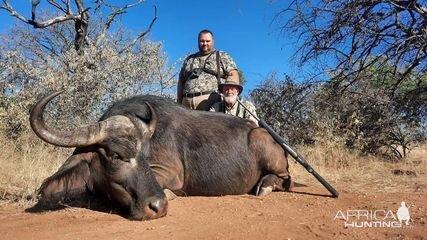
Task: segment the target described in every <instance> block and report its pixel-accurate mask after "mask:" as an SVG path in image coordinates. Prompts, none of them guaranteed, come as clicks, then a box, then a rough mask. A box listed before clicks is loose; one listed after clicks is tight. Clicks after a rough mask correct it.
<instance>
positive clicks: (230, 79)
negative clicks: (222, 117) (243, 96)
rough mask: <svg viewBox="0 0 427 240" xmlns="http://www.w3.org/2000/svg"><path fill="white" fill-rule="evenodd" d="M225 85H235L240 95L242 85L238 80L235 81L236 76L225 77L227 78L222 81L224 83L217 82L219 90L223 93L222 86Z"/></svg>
mask: <svg viewBox="0 0 427 240" xmlns="http://www.w3.org/2000/svg"><path fill="white" fill-rule="evenodd" d="M225 85H232V86H236V87H237V89H239V95H240V93H242V91H243V86H242V85H240V83H239V81H237V79H236V78H234V77H231V76H229V77H227V80H225V82H224V83H221V84H219V90H220V91H221V93H223V91H222V88H223V87H224V86H225Z"/></svg>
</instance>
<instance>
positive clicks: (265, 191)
mask: <svg viewBox="0 0 427 240" xmlns="http://www.w3.org/2000/svg"><path fill="white" fill-rule="evenodd" d="M271 192H273V187H272V186H267V187H261V189H260V190H259V192H258V194H257V195H258V196H266V195H268V194H270V193H271Z"/></svg>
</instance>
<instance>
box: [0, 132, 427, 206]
mask: <svg viewBox="0 0 427 240" xmlns="http://www.w3.org/2000/svg"><path fill="white" fill-rule="evenodd" d="M35 139H36V138H35V137H34V136H33V135H30V136H27V137H25V138H22V139H20V140H18V141H16V142H10V141H8V140H6V139H5V138H4V137H0V146H1V151H0V166H1V168H0V203H9V202H17V203H19V204H21V205H29V204H32V203H33V202H34V201H35V196H34V193H35V191H36V190H37V188H38V187H39V186H40V184H41V183H42V181H43V180H44V179H45V178H46V177H48V176H50V175H52V174H53V173H54V172H55V171H56V170H57V169H58V168H59V166H60V165H61V164H62V163H63V162H64V161H65V159H66V158H67V156H69V155H70V154H71V151H72V150H71V149H66V150H64V149H59V148H54V147H52V146H49V145H46V144H41V141H40V140H38V139H36V140H35ZM296 149H297V150H298V151H299V152H300V154H301V155H302V156H303V157H304V158H305V159H306V160H307V162H309V164H310V165H311V166H312V167H313V168H314V170H316V171H317V172H318V173H319V174H320V175H321V176H322V177H324V178H325V179H326V180H327V181H328V182H329V183H330V184H331V185H332V186H334V187H335V188H337V190H338V191H339V192H340V191H360V192H368V191H369V192H380V191H385V192H406V191H425V190H424V189H426V188H425V186H426V183H427V173H426V171H427V145H424V146H423V147H419V148H417V149H416V150H413V151H412V152H411V153H410V154H409V157H408V158H407V159H406V160H404V161H401V162H397V163H396V162H395V163H392V162H390V161H384V160H381V159H378V158H375V157H360V156H358V155H356V154H353V153H351V152H349V151H347V150H345V149H342V148H339V147H336V146H333V145H330V146H325V145H323V146H316V147H306V146H301V147H296ZM290 161H291V162H293V161H292V160H290ZM290 170H291V174H292V176H293V178H294V179H296V181H297V182H300V183H305V184H310V185H312V184H313V185H315V184H318V185H319V184H320V183H318V182H317V180H316V179H315V178H314V177H313V176H312V175H311V174H309V173H308V172H307V171H306V170H305V169H304V168H303V167H302V166H300V164H298V163H295V164H294V163H291V164H290ZM393 171H394V173H393ZM399 174H402V175H399ZM343 188H345V189H343Z"/></svg>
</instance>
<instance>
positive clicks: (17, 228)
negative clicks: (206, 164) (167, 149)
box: [0, 185, 427, 240]
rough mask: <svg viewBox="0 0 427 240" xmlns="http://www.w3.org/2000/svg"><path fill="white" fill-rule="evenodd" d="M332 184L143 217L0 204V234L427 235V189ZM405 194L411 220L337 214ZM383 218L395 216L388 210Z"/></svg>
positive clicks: (174, 204)
mask: <svg viewBox="0 0 427 240" xmlns="http://www.w3.org/2000/svg"><path fill="white" fill-rule="evenodd" d="M337 190H338V191H339V192H340V194H341V195H340V197H339V198H337V199H334V198H329V197H325V196H323V194H326V193H327V192H326V190H324V189H323V188H322V187H321V186H320V185H319V186H310V187H298V188H295V191H298V192H299V193H295V192H293V193H282V192H274V193H272V194H270V195H268V196H265V197H255V196H251V195H242V196H224V197H179V198H177V199H175V200H173V201H170V202H169V212H168V215H167V216H166V217H163V218H160V219H156V220H152V221H142V222H141V221H129V220H127V219H125V218H123V217H121V216H119V215H116V214H110V213H104V212H98V211H94V210H89V209H83V208H66V209H64V210H58V211H50V212H44V213H27V212H25V209H24V208H22V207H18V206H17V205H16V204H3V205H0V239H13V240H15V239H45V240H49V239H52V240H53V239H54V240H62V239H73V240H76V239H126V240H130V239H263V240H265V239H427V225H426V218H427V193H426V192H414V193H409V192H407V193H372V192H371V193H363V192H362V193H356V192H350V191H348V190H345V188H344V187H341V188H339V187H338V188H337ZM419 190H421V189H419ZM402 201H405V202H406V203H407V206H409V207H410V208H409V212H410V216H411V221H410V224H409V226H404V227H398V228H389V227H382V228H381V227H364V228H354V227H345V226H344V223H345V220H344V219H343V218H342V216H343V215H339V214H338V215H339V217H337V218H335V217H336V216H337V213H338V212H339V211H341V212H342V213H343V214H346V213H347V211H349V210H371V211H375V210H377V212H379V213H381V210H384V211H382V213H384V212H388V211H389V210H391V211H392V212H393V214H394V216H396V211H397V209H398V208H399V206H400V203H401V202H402ZM334 218H335V219H334ZM350 218H351V219H350ZM350 218H349V220H348V222H352V221H353V220H355V218H356V217H350ZM383 218H384V216H381V214H378V215H377V219H379V221H382V219H383ZM364 220H366V217H365V219H363V217H362V218H361V219H360V221H364ZM367 221H368V222H372V221H371V220H367ZM387 221H393V219H392V218H391V216H389V217H388V218H387Z"/></svg>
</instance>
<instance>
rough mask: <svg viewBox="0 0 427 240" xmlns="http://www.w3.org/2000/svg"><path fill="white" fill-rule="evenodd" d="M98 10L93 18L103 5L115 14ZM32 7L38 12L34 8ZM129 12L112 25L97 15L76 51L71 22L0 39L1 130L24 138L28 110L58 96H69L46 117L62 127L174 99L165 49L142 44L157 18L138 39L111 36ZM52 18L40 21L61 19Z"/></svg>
mask: <svg viewBox="0 0 427 240" xmlns="http://www.w3.org/2000/svg"><path fill="white" fill-rule="evenodd" d="M3 2H4V3H7V6H9V7H8V8H9V9H11V7H10V5H9V4H8V2H7V1H3ZM48 2H49V4H51V5H52V6H56V5H58V3H57V4H55V1H48ZM141 2H142V1H138V2H137V3H141ZM61 3H63V4H65V3H66V4H70V3H69V1H61ZM96 3H97V5H95V11H100V7H101V6H108V7H110V8H114V6H111V5H108V4H107V3H106V2H105V1H97V2H96ZM33 6H37V5H34V2H33ZM129 7H130V5H126V6H125V7H122V8H118V9H116V10H113V11H112V13H111V14H109V17H108V18H107V19H109V20H107V21H104V19H103V18H102V14H101V12H99V14H96V15H95V16H92V18H91V21H90V25H88V27H87V28H86V32H85V41H84V42H85V43H84V44H83V45H79V44H77V45H79V46H80V48H76V39H75V34H76V31H75V23H74V21H62V22H60V21H58V22H56V23H55V24H50V25H49V26H47V27H45V28H31V27H30V26H32V24H30V25H28V24H17V25H16V26H14V27H13V28H11V29H10V32H8V33H6V34H4V35H0V41H1V42H2V43H4V44H2V45H0V70H1V71H0V90H1V92H0V130H2V131H5V132H6V134H7V135H8V136H12V137H15V136H16V137H19V136H20V134H21V133H22V132H24V131H26V130H27V129H28V116H27V115H28V111H29V109H30V108H31V106H32V104H33V103H34V102H35V101H36V99H37V98H38V96H39V95H41V94H46V93H47V92H51V91H54V90H59V89H64V90H66V91H65V93H63V94H62V95H61V97H60V101H54V102H53V104H51V105H53V107H52V108H51V109H50V111H49V114H51V115H55V116H61V121H59V122H55V123H53V124H56V125H58V124H61V125H62V126H64V125H66V126H73V125H79V124H81V123H85V122H87V121H90V120H93V119H95V118H97V117H99V114H100V112H102V111H103V109H105V108H106V107H107V106H108V105H109V104H111V102H114V101H116V100H117V99H120V98H123V97H127V96H131V95H135V94H143V93H150V94H158V95H166V96H172V95H173V92H174V91H172V90H171V88H172V87H173V86H175V83H174V77H173V76H174V75H175V73H176V72H175V70H174V65H169V64H168V59H167V57H166V55H165V53H164V51H163V45H162V44H161V43H159V42H153V41H149V40H147V39H146V38H144V36H145V35H146V34H148V33H149V30H150V29H151V26H152V25H153V23H154V20H155V18H154V19H153V21H152V22H151V24H150V27H149V28H148V30H147V31H144V32H143V33H140V34H138V35H137V36H136V37H133V36H132V34H131V33H130V32H129V31H127V30H126V28H125V27H120V28H115V30H111V29H110V25H111V24H112V19H113V18H114V17H115V16H118V14H121V13H124V11H125V9H127V8H129ZM54 14H55V13H54V12H45V13H44V14H43V16H44V17H45V18H46V19H56V18H55V15H54ZM114 23H115V24H120V21H118V20H116V21H115V22H114ZM55 119H56V118H55Z"/></svg>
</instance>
